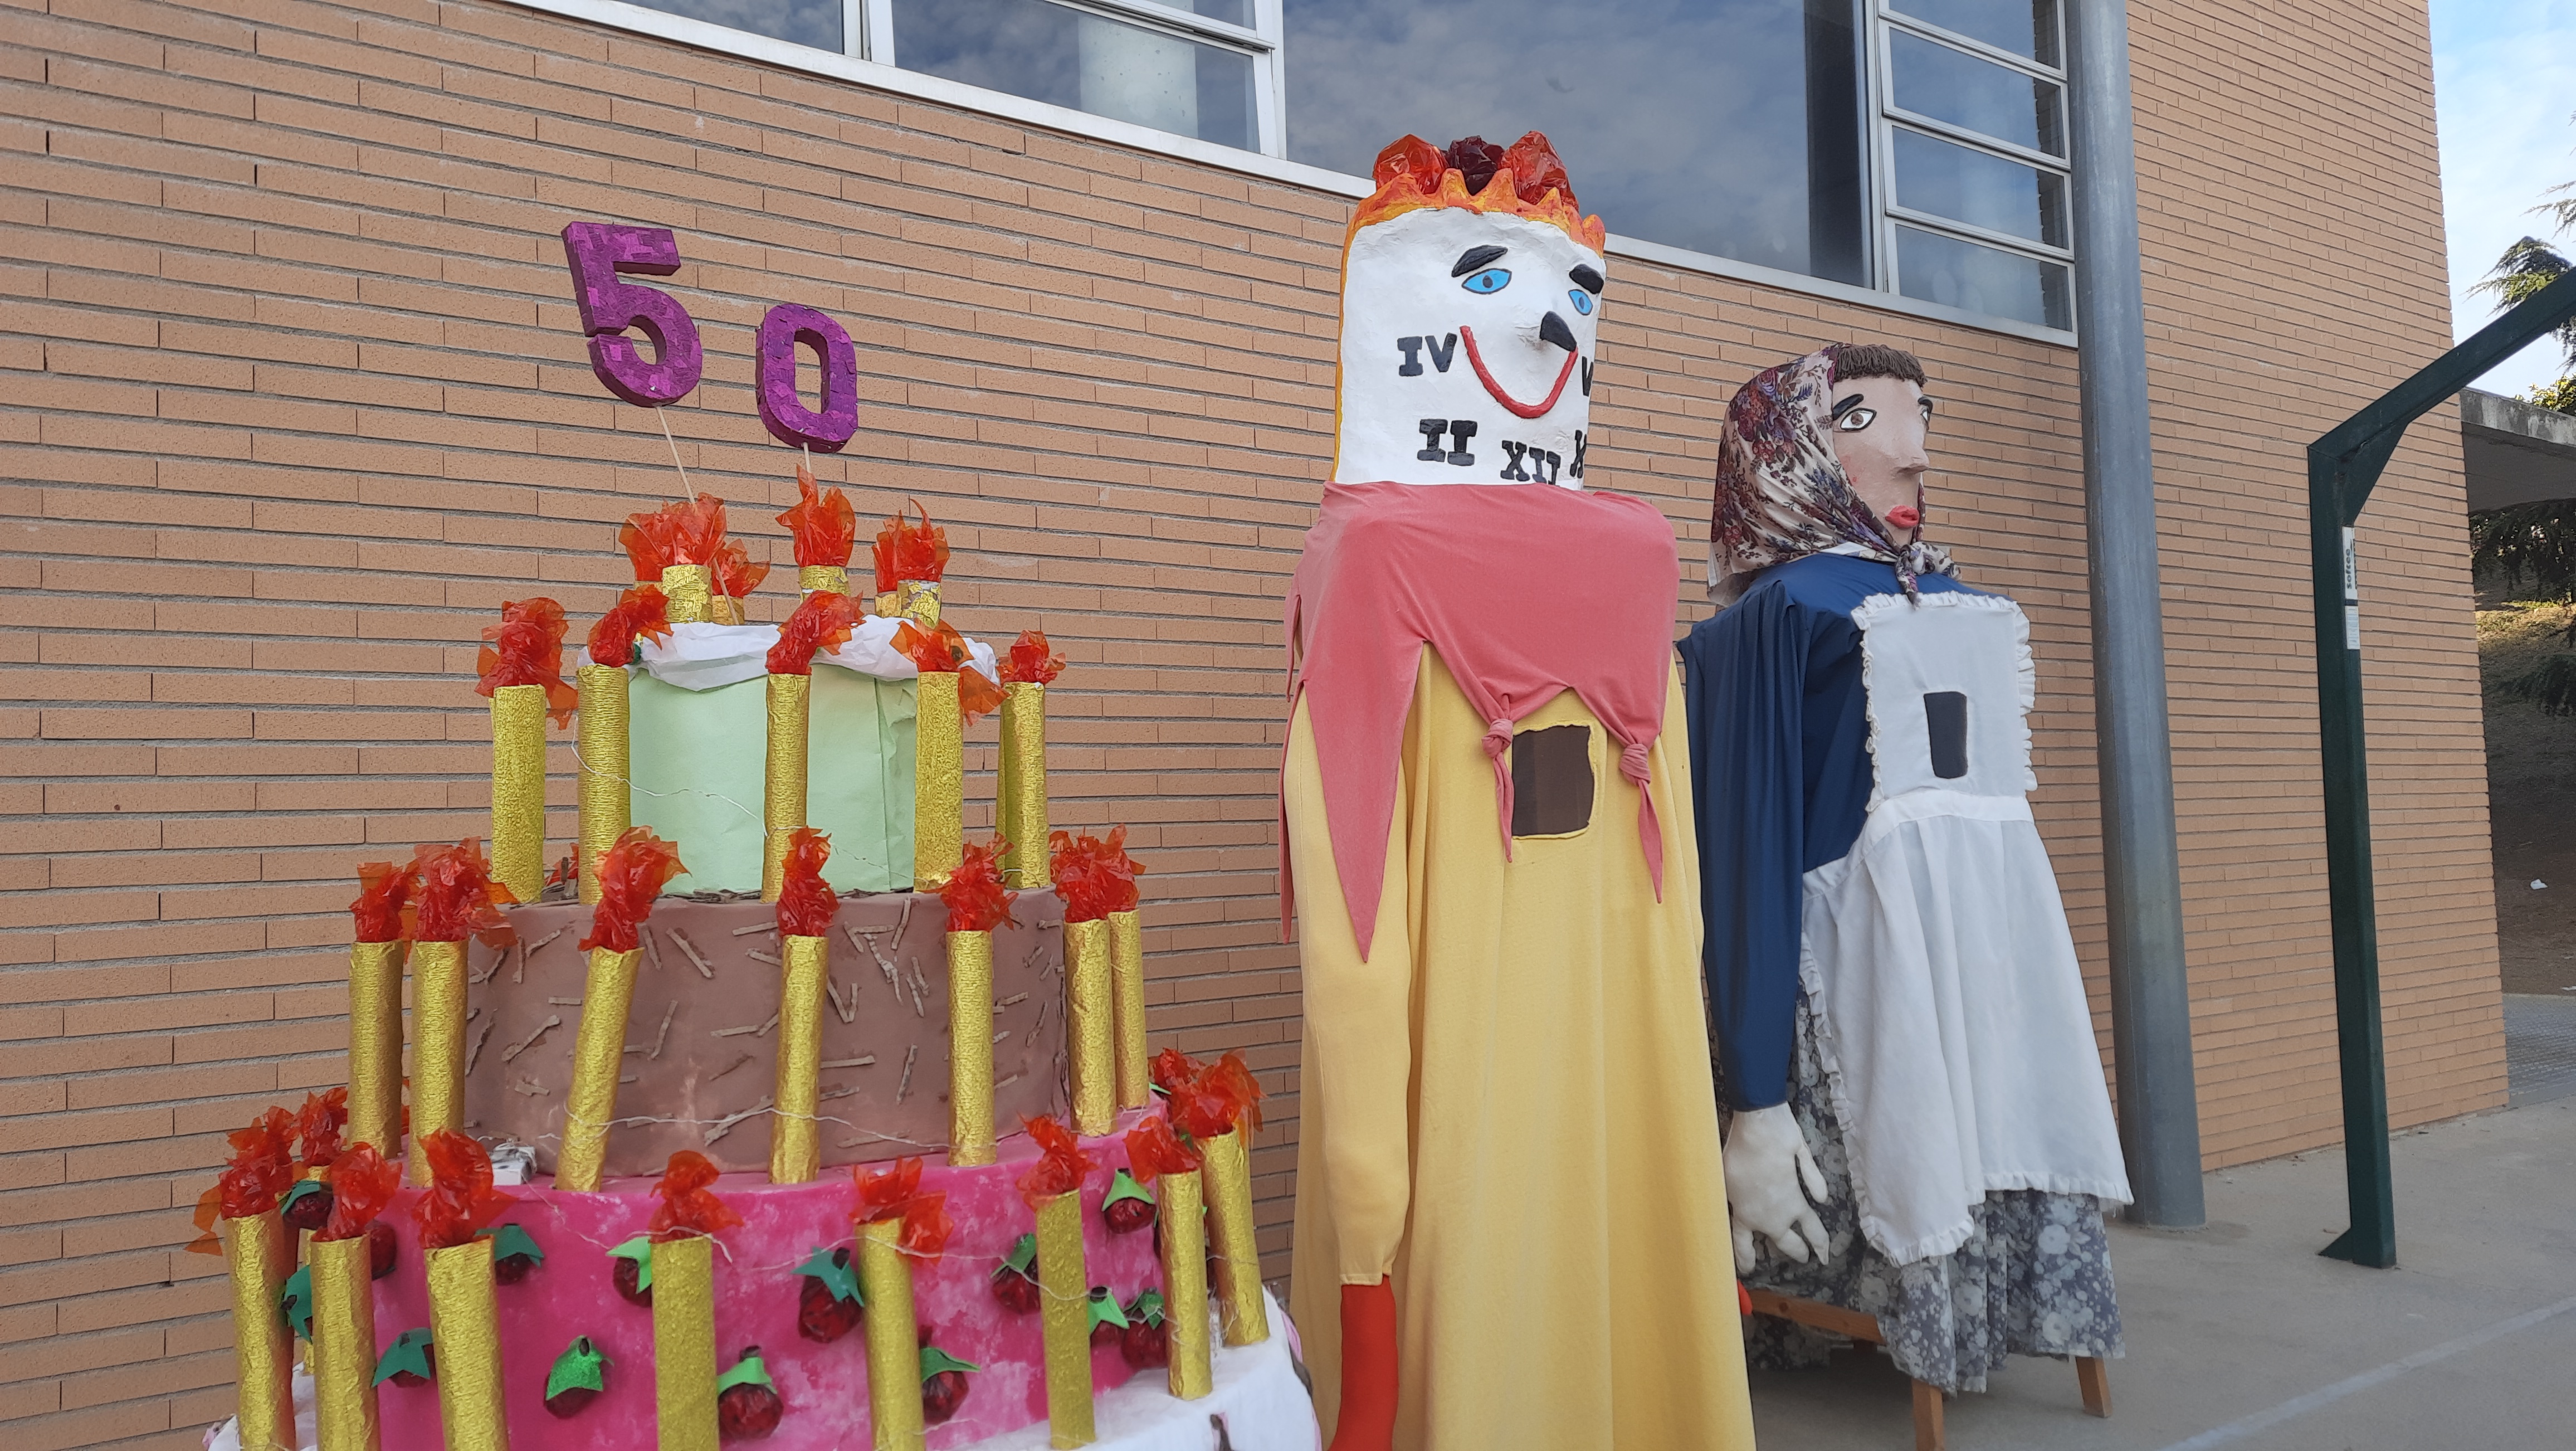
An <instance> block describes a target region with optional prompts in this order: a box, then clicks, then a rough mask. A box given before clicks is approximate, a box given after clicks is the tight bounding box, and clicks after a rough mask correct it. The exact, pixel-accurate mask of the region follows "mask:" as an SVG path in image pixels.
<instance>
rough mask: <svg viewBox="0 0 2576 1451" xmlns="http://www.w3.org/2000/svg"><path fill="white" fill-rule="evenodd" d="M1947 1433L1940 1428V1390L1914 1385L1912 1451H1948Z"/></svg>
mask: <svg viewBox="0 0 2576 1451" xmlns="http://www.w3.org/2000/svg"><path fill="white" fill-rule="evenodd" d="M1949 1445H1950V1437H1949V1433H1948V1432H1946V1431H1944V1430H1943V1429H1942V1426H1941V1388H1940V1387H1939V1386H1934V1385H1925V1384H1924V1383H1923V1382H1921V1381H1919V1380H1918V1381H1916V1382H1915V1383H1914V1451H1949Z"/></svg>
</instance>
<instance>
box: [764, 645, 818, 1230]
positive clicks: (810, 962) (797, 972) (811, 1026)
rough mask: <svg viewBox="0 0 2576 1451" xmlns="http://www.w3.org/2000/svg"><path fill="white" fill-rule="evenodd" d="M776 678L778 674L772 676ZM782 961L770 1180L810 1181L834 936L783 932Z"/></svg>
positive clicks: (815, 1154) (815, 1160) (815, 1147)
mask: <svg viewBox="0 0 2576 1451" xmlns="http://www.w3.org/2000/svg"><path fill="white" fill-rule="evenodd" d="M773 678H774V677H773ZM779 944H780V949H781V950H780V952H779V959H780V960H779V966H778V1084H777V1088H776V1090H775V1091H774V1093H773V1094H772V1099H773V1101H774V1102H775V1103H776V1104H777V1106H778V1111H777V1113H776V1114H775V1115H774V1116H773V1117H772V1118H771V1119H770V1128H769V1180H770V1182H771V1183H773V1184H806V1183H811V1182H812V1181H813V1179H814V1176H815V1175H817V1174H819V1173H821V1172H822V1167H823V1149H822V1142H823V1141H822V1134H821V1132H820V1130H821V1127H822V1124H821V1121H820V1119H819V1118H818V1115H819V1113H820V1112H821V1110H822V1099H821V1095H822V1082H821V1080H822V1064H823V989H824V985H825V983H826V982H827V980H828V979H829V977H830V974H831V954H830V948H831V940H830V939H829V938H825V937H797V936H781V937H780V938H779Z"/></svg>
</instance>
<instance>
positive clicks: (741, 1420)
mask: <svg viewBox="0 0 2576 1451" xmlns="http://www.w3.org/2000/svg"><path fill="white" fill-rule="evenodd" d="M786 1411H787V1407H786V1405H785V1403H783V1402H781V1401H780V1400H779V1399H778V1390H777V1388H776V1387H775V1386H773V1385H771V1384H770V1382H769V1367H767V1366H766V1365H763V1364H762V1363H761V1360H760V1347H759V1346H757V1345H753V1346H747V1347H745V1348H744V1350H743V1352H742V1359H740V1360H738V1361H735V1362H734V1367H733V1369H731V1370H729V1371H726V1372H725V1373H724V1374H723V1375H720V1376H718V1377H716V1439H718V1440H720V1441H757V1440H760V1439H761V1438H762V1437H764V1436H767V1435H768V1434H769V1433H770V1432H772V1431H775V1430H777V1429H778V1418H779V1417H780V1416H782V1415H784V1414H786Z"/></svg>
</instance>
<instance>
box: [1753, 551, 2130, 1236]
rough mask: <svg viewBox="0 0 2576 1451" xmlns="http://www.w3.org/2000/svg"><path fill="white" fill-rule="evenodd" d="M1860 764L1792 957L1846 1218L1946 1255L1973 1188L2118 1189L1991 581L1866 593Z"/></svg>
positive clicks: (2020, 655)
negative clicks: (1840, 837) (1864, 813)
mask: <svg viewBox="0 0 2576 1451" xmlns="http://www.w3.org/2000/svg"><path fill="white" fill-rule="evenodd" d="M1852 622H1853V623H1854V624H1856V625H1858V626H1859V627H1860V630H1861V670H1862V681H1863V686H1864V689H1865V690H1866V692H1867V695H1868V702H1869V750H1870V756H1871V761H1872V765H1873V767H1874V769H1875V773H1876V778H1877V780H1876V788H1875V789H1874V790H1873V791H1872V792H1871V795H1870V802H1869V815H1868V818H1867V820H1866V821H1865V822H1864V823H1863V825H1862V827H1861V833H1860V839H1859V840H1858V841H1856V842H1854V843H1853V845H1852V849H1851V851H1850V852H1849V854H1847V855H1845V856H1844V857H1843V858H1842V859H1841V860H1839V861H1835V862H1829V863H1827V864H1826V865H1824V866H1821V867H1818V868H1816V869H1815V870H1814V871H1811V872H1809V873H1807V875H1806V879H1805V884H1804V886H1805V893H1804V905H1803V914H1804V920H1803V929H1804V931H1803V936H1804V947H1803V951H1802V953H1801V958H1800V963H1799V973H1800V978H1801V985H1802V986H1803V987H1804V989H1805V990H1806V992H1807V994H1808V997H1809V1001H1810V1003H1811V1006H1812V1009H1813V1013H1814V1018H1815V1022H1816V1025H1817V1030H1818V1031H1817V1043H1816V1048H1817V1054H1818V1057H1819V1058H1820V1060H1821V1061H1822V1063H1823V1065H1824V1068H1825V1076H1826V1083H1827V1087H1828V1088H1829V1090H1830V1091H1831V1093H1832V1095H1833V1105H1834V1112H1835V1114H1836V1115H1837V1116H1838V1117H1840V1119H1841V1120H1842V1124H1843V1129H1844V1132H1845V1134H1846V1136H1847V1137H1848V1140H1849V1149H1850V1161H1851V1171H1852V1183H1853V1188H1854V1193H1855V1195H1856V1197H1857V1198H1858V1200H1859V1209H1860V1224H1861V1231H1862V1233H1863V1234H1865V1235H1867V1236H1868V1238H1869V1242H1870V1243H1871V1244H1872V1245H1874V1246H1876V1247H1877V1248H1878V1250H1879V1251H1880V1253H1882V1254H1884V1255H1886V1256H1887V1257H1888V1258H1889V1259H1890V1260H1892V1261H1894V1262H1896V1263H1898V1264H1905V1263H1909V1262H1912V1261H1914V1260H1919V1259H1924V1258H1927V1257H1929V1256H1933V1255H1942V1254H1947V1253H1949V1252H1950V1251H1952V1250H1954V1249H1957V1248H1958V1247H1959V1246H1960V1245H1961V1244H1963V1243H1965V1242H1966V1241H1967V1238H1968V1236H1969V1234H1970V1233H1971V1232H1972V1223H1971V1220H1970V1218H1969V1212H1970V1210H1971V1209H1972V1208H1973V1207H1974V1206H1975V1205H1976V1204H1977V1203H1978V1202H1979V1201H1981V1200H1983V1199H1984V1197H1985V1196H1986V1194H1987V1192H1988V1191H1990V1190H1998V1189H2039V1190H2046V1191H2049V1192H2052V1193H2061V1194H2091V1195H2094V1196H2096V1197H2099V1198H2101V1199H2104V1200H2107V1201H2111V1202H2115V1203H2123V1204H2125V1203H2127V1202H2128V1199H2129V1180H2128V1175H2127V1173H2126V1172H2125V1170H2124V1169H2123V1167H2122V1163H2121V1158H2120V1139H2119V1133H2118V1130H2117V1129H2116V1127H2115V1126H2114V1125H2113V1122H2112V1117H2111V1100H2110V1095H2109V1093H2108V1092H2107V1091H2106V1090H2105V1088H2104V1087H2103V1079H2102V1060H2101V1054H2100V1050H2099V1049H2098V1048H2097V1047H2096V1046H2095V1043H2094V1038H2093V1016H2092V1012H2091V1009H2090V1008H2089V1007H2088V1005H2087V1004H2086V1002H2085V997H2084V980H2083V975H2082V972H2081V970H2080V969H2079V968H2078V966H2077V965H2076V960H2075V943H2074V939H2073V938H2072V937H2071V936H2070V935H2069V934H2068V932H2067V928H2066V909H2065V906H2064V904H2063V903H2062V902H2061V901H2060V900H2059V898H2058V894H2057V878H2056V876H2055V875H2054V874H2053V873H2052V872H2051V871H2050V870H2049V866H2048V852H2047V849H2046V848H2045V847H2044V846H2043V845H2042V844H2041V842H2040V839H2039V830H2038V828H2037V826H2036V825H2034V824H2033V822H2032V820H2031V815H2030V803H2029V800H2028V798H2027V795H2026V793H2028V792H2029V791H2030V790H2031V789H2032V788H2034V787H2035V786H2036V785H2037V784H2038V781H2037V778H2036V777H2034V776H2033V775H2032V774H2031V769H2030V724H2029V719H2028V713H2029V711H2030V708H2031V703H2032V700H2033V697H2034V693H2035V686H2036V682H2037V672H2036V671H2035V669H2034V668H2033V666H2032V663H2031V655H2030V622H2029V620H2028V619H2027V618H2025V617H2024V616H2023V614H2022V612H2021V608H2020V606H2018V605H2015V604H2014V603H2013V602H2012V601H2010V600H2008V599H2004V598H2001V597H1999V596H1992V595H1972V594H1937V595H1936V594H1926V595H1924V596H1922V597H1921V598H1920V600H1919V601H1908V600H1907V599H1906V598H1905V597H1904V596H1903V595H1877V596H1873V597H1872V598H1871V599H1870V600H1868V601H1867V602H1866V603H1864V604H1862V605H1861V606H1860V607H1859V608H1858V609H1856V610H1854V611H1852Z"/></svg>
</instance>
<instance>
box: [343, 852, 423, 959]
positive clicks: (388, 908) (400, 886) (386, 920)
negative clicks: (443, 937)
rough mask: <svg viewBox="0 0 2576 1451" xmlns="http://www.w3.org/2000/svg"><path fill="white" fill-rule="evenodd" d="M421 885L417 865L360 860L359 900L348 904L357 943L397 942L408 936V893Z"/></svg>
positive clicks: (409, 902)
mask: <svg viewBox="0 0 2576 1451" xmlns="http://www.w3.org/2000/svg"><path fill="white" fill-rule="evenodd" d="M419 885H420V864H419V863H418V862H404V863H402V864H401V865H399V866H397V865H395V864H394V863H392V862H360V863H359V864H358V900H356V901H354V902H351V903H350V904H349V915H350V917H351V918H353V919H355V921H356V923H357V940H358V941H360V942H400V941H402V940H403V939H404V938H406V937H408V936H410V935H411V932H410V930H409V928H410V924H409V923H408V922H406V921H405V920H404V919H406V918H408V917H409V916H410V915H411V894H412V891H413V889H414V888H416V887H418V886H419Z"/></svg>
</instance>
